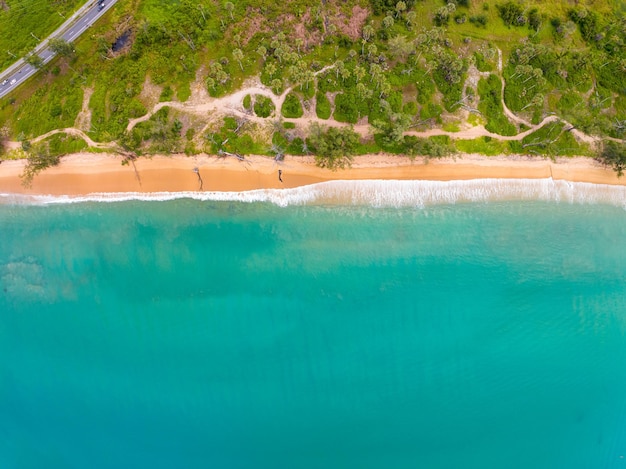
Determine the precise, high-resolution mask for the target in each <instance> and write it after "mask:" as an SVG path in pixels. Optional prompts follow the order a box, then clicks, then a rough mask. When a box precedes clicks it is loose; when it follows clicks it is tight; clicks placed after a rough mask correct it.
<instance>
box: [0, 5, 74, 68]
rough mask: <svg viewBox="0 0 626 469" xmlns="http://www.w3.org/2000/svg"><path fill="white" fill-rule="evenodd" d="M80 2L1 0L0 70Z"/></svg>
mask: <svg viewBox="0 0 626 469" xmlns="http://www.w3.org/2000/svg"><path fill="white" fill-rule="evenodd" d="M83 3H84V2H83V0H55V1H53V2H42V1H41V0H2V1H1V2H0V51H2V54H0V70H4V69H5V68H6V67H8V66H9V65H11V64H12V63H14V62H15V61H17V59H18V58H20V57H23V56H24V55H26V54H27V53H28V52H29V51H31V50H32V49H33V48H34V47H35V46H36V45H37V44H38V43H39V40H43V39H44V38H45V37H47V36H48V35H49V34H51V33H52V32H54V30H55V29H56V28H58V27H59V26H61V24H62V23H63V22H64V21H65V18H67V17H69V16H70V15H71V14H72V13H73V12H74V11H75V10H76V9H77V8H78V7H80V6H81V5H82V4H83ZM64 17H65V18H64Z"/></svg>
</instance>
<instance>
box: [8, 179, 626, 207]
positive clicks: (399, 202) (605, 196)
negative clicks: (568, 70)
mask: <svg viewBox="0 0 626 469" xmlns="http://www.w3.org/2000/svg"><path fill="white" fill-rule="evenodd" d="M176 199H194V200H199V201H225V202H229V201H230V202H246V203H253V202H269V203H272V204H275V205H278V206H280V207H287V206H291V205H326V204H328V205H365V206H373V207H426V206H430V205H441V204H457V203H468V202H491V201H509V200H511V201H513V200H525V201H526V200H540V201H548V202H565V203H572V204H609V205H614V206H618V207H622V208H624V209H626V186H614V185H604V184H591V183H586V182H569V181H562V180H558V181H555V180H552V179H550V178H548V179H472V180H467V181H422V180H411V181H399V180H358V181H328V182H322V183H318V184H312V185H309V186H302V187H296V188H293V189H258V190H251V191H243V192H153V193H140V192H126V193H93V194H89V195H84V196H52V195H16V194H0V204H11V205H18V204H27V205H50V204H71V203H85V202H108V203H111V202H126V201H151V202H156V201H170V200H176Z"/></svg>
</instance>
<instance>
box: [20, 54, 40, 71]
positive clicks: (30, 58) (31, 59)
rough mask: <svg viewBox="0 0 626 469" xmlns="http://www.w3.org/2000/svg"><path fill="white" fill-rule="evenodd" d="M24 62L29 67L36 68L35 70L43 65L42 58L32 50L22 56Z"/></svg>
mask: <svg viewBox="0 0 626 469" xmlns="http://www.w3.org/2000/svg"><path fill="white" fill-rule="evenodd" d="M24 62H26V63H27V64H28V65H30V66H31V67H34V68H36V69H37V70H39V69H40V68H41V67H43V65H44V63H43V59H42V58H41V57H39V56H38V55H37V54H35V53H34V52H29V53H28V54H27V55H26V56H24Z"/></svg>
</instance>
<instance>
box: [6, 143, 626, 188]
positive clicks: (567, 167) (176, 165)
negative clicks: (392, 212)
mask: <svg viewBox="0 0 626 469" xmlns="http://www.w3.org/2000/svg"><path fill="white" fill-rule="evenodd" d="M122 161H123V158H122V157H121V156H119V155H112V154H106V153H101V154H92V153H77V154H73V155H69V156H66V157H64V158H63V159H62V160H61V164H60V165H58V166H56V167H53V168H48V169H46V170H45V171H43V172H41V173H40V174H38V175H37V176H36V177H35V178H34V180H33V182H32V185H31V186H30V187H26V186H24V185H23V183H22V179H21V178H20V175H21V174H22V172H23V170H24V165H25V162H24V161H5V162H3V163H2V164H1V165H0V193H4V194H37V195H87V194H92V193H103V192H109V193H122V192H145V193H150V192H186V191H248V190H255V189H280V188H293V187H299V186H305V185H309V184H315V183H319V182H325V181H330V180H374V179H388V180H433V181H452V180H469V179H484V178H487V179H546V178H550V177H551V178H553V179H554V180H566V181H571V182H589V183H594V184H609V185H626V178H618V177H617V175H616V174H615V172H614V171H611V170H610V169H609V168H606V167H604V166H602V165H600V164H599V163H597V162H595V161H594V160H592V159H590V158H562V159H557V160H555V161H552V160H549V159H538V158H525V157H519V158H512V157H485V156H481V155H462V156H457V157H455V158H442V159H431V160H425V159H423V158H416V159H413V160H411V159H409V158H407V157H399V156H396V155H384V154H382V155H368V156H359V157H356V158H355V159H354V161H353V164H352V167H351V168H349V169H339V170H336V171H331V170H328V169H324V168H319V167H317V166H315V162H314V159H313V158H312V157H290V156H287V157H286V158H285V160H284V161H281V162H276V161H274V160H273V159H271V158H267V157H263V156H249V157H246V159H245V161H238V160H236V159H234V158H220V157H216V156H208V155H200V156H194V157H188V156H185V155H178V156H154V157H152V158H141V159H137V160H135V161H133V162H130V163H128V164H124V165H123V164H122ZM279 170H280V171H281V179H282V182H281V181H280V180H279V174H278V171H279Z"/></svg>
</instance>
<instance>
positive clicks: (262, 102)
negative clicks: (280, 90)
mask: <svg viewBox="0 0 626 469" xmlns="http://www.w3.org/2000/svg"><path fill="white" fill-rule="evenodd" d="M272 112H274V103H273V102H272V100H271V99H269V98H267V97H265V96H261V95H256V96H255V99H254V113H255V114H256V115H257V116H259V117H269V116H270V115H271V114H272Z"/></svg>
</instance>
